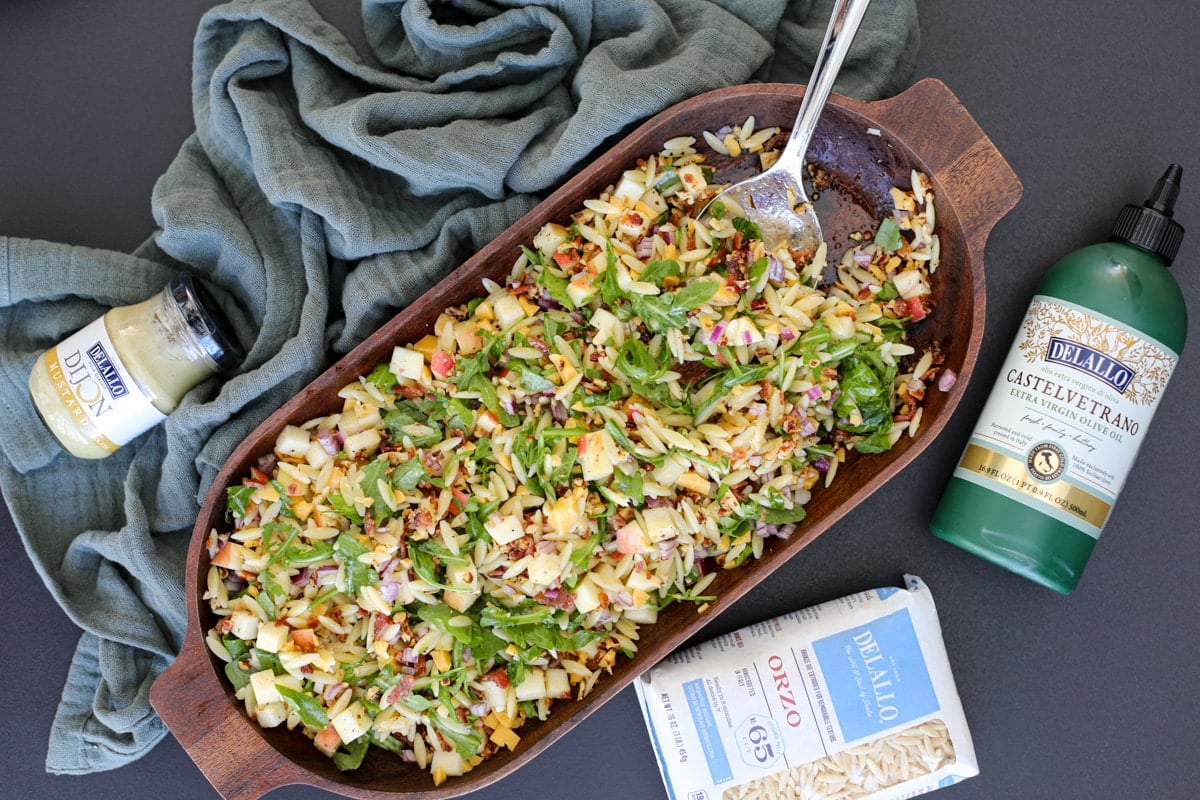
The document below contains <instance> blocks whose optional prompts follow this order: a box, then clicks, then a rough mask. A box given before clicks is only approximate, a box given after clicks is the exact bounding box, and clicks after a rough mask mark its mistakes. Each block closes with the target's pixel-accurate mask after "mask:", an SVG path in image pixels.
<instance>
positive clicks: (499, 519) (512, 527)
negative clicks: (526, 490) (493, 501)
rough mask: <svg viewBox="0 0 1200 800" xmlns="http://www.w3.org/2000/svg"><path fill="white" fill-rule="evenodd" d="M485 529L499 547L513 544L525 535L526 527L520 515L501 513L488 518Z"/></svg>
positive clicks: (497, 512) (495, 513)
mask: <svg viewBox="0 0 1200 800" xmlns="http://www.w3.org/2000/svg"><path fill="white" fill-rule="evenodd" d="M483 528H484V530H486V531H487V532H488V536H491V537H492V541H493V542H495V543H496V544H499V545H506V544H511V543H512V542H515V541H516V540H517V539H520V538H521V537H522V536H524V535H525V525H524V524H523V523H522V521H521V518H520V517H519V516H518V515H516V514H501V513H500V512H499V511H495V512H493V513H492V515H491V516H490V517H488V518H487V521H485V522H484V523H483Z"/></svg>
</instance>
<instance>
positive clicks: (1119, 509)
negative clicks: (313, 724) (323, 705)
mask: <svg viewBox="0 0 1200 800" xmlns="http://www.w3.org/2000/svg"><path fill="white" fill-rule="evenodd" d="M209 5H210V3H206V2H202V1H200V0H172V2H161V1H160V0H112V1H111V2H108V3H97V2H86V1H85V0H41V2H33V1H32V0H0V109H2V111H0V234H3V235H9V236H24V237H32V238H42V239H48V240H52V241H61V242H70V243H74V244H80V245H87V246H94V247H103V248H111V249H116V250H124V251H128V250H131V249H132V248H134V247H135V246H136V245H137V244H139V243H140V242H141V241H142V240H143V239H145V237H146V236H147V235H148V234H149V233H150V232H151V231H152V230H153V227H154V223H153V220H152V219H151V217H150V205H149V198H150V191H151V187H152V185H153V183H154V181H155V179H156V178H157V177H158V176H159V175H160V174H161V172H162V171H163V170H164V169H165V167H166V166H167V164H168V163H169V162H170V160H171V159H172V158H173V157H174V155H175V154H176V152H177V150H178V147H179V145H180V143H181V142H182V141H183V139H184V138H185V137H186V136H187V135H188V134H189V133H190V132H191V130H192V128H193V126H192V122H191V116H190V107H189V79H190V48H191V40H192V35H193V32H194V31H195V27H196V22H197V21H198V20H199V18H200V15H201V14H202V13H203V11H204V9H205V8H206V7H208V6H209ZM316 5H317V6H318V8H320V9H322V11H323V12H324V13H326V15H327V17H328V18H329V19H330V20H331V21H333V22H335V23H337V24H338V25H339V27H341V28H342V29H343V30H344V31H346V32H347V33H348V34H349V35H350V36H351V38H352V39H355V38H356V37H357V39H358V40H360V41H361V23H360V22H359V17H358V9H357V3H353V2H349V0H323V2H317V3H316ZM918 7H919V10H920V14H921V29H922V48H921V56H920V61H919V64H918V67H917V75H916V76H915V77H917V78H920V77H926V76H931V77H936V78H939V79H941V80H943V81H944V82H945V83H946V84H947V85H948V86H949V87H950V88H951V90H952V91H954V92H955V94H957V95H958V97H959V99H960V100H961V101H962V102H963V104H964V105H965V106H966V108H967V109H968V110H969V111H970V112H971V114H972V115H973V116H974V117H975V119H976V120H977V121H978V122H979V124H980V125H981V126H982V128H983V129H984V131H986V132H987V134H988V135H989V136H990V137H991V139H992V140H993V142H994V143H995V144H996V146H997V147H998V148H999V150H1000V151H1001V153H1003V154H1004V156H1005V157H1006V158H1007V160H1008V161H1009V163H1010V164H1011V165H1012V167H1013V168H1014V169H1015V170H1016V172H1017V174H1018V175H1019V176H1020V178H1021V180H1022V182H1023V184H1024V196H1023V198H1022V200H1021V202H1020V204H1019V205H1018V206H1017V208H1016V209H1015V210H1014V211H1013V212H1012V213H1011V214H1009V215H1008V216H1007V217H1006V218H1005V219H1003V220H1002V221H1001V222H1000V223H999V225H997V226H996V228H995V230H994V231H993V233H992V237H991V240H990V242H989V244H988V247H987V252H986V274H987V289H988V298H987V303H988V319H987V328H986V333H985V336H984V341H983V350H982V353H981V355H980V358H979V363H978V366H977V371H976V377H975V379H974V380H973V381H972V382H971V384H970V387H969V390H968V392H967V395H966V397H965V400H964V402H963V404H962V405H961V406H960V410H959V412H958V413H957V414H956V415H955V417H954V418H953V419H952V420H951V422H950V425H949V426H948V428H947V429H946V431H945V432H944V433H943V434H942V436H941V437H940V438H939V440H938V441H936V442H935V443H933V444H932V445H931V446H930V447H929V449H928V450H927V451H926V452H925V453H924V454H923V455H922V456H921V457H920V458H919V459H918V460H917V461H916V462H914V463H913V464H912V465H911V466H910V467H909V468H908V469H907V470H905V471H904V472H903V473H901V474H900V475H899V476H898V477H897V478H895V479H894V480H893V481H892V482H890V483H889V484H888V485H887V486H885V487H884V488H883V489H881V490H880V491H879V492H877V493H876V494H875V495H873V496H872V497H871V498H870V499H869V500H868V501H866V502H864V503H862V504H861V505H860V506H859V507H858V508H856V509H855V510H854V511H853V512H851V513H850V514H849V515H848V516H847V517H846V518H845V519H844V520H843V521H841V522H839V523H838V525H837V526H836V527H834V528H833V529H832V530H830V531H829V532H827V533H826V534H824V535H823V536H822V537H821V538H820V539H818V540H817V541H816V542H815V543H814V544H813V545H811V546H810V547H808V548H806V549H805V550H804V551H802V552H801V553H800V554H799V555H797V556H796V557H795V558H794V559H793V560H792V561H791V562H789V563H788V564H787V565H785V566H784V567H783V568H782V569H780V570H779V571H778V572H776V573H775V574H774V575H773V576H771V577H770V578H769V579H768V580H766V581H765V582H763V583H762V584H761V585H759V586H758V587H756V588H755V589H754V590H753V591H752V592H751V593H750V594H749V595H748V596H746V597H745V598H744V599H742V600H741V601H739V602H738V603H737V604H736V605H735V606H733V607H732V608H731V609H730V610H729V611H728V612H727V613H726V614H724V615H723V616H721V617H719V618H716V619H714V620H712V621H711V622H710V623H709V624H708V627H707V628H706V629H705V630H704V632H703V634H702V635H703V637H704V638H707V637H708V636H712V635H716V634H718V633H723V632H725V631H728V630H732V629H734V628H737V627H740V626H742V625H746V624H749V623H751V622H754V621H758V620H761V619H765V618H768V617H771V616H775V615H777V614H780V613H783V612H785V611H789V610H792V609H796V608H800V607H803V606H807V605H811V604H814V603H818V602H821V601H824V600H829V599H833V598H835V597H839V596H842V595H844V594H848V593H850V592H854V591H858V590H862V589H867V588H872V587H875V586H878V585H885V584H896V583H897V582H898V581H900V579H901V576H902V575H903V574H904V573H905V572H911V573H913V574H917V575H920V576H921V577H922V578H924V579H925V581H926V582H927V583H928V584H929V585H930V587H931V589H932V590H933V594H934V597H935V599H936V600H937V603H938V607H939V612H940V617H941V622H942V627H943V632H944V636H945V641H946V646H947V648H948V651H949V654H950V659H951V663H952V665H953V669H954V673H955V678H956V681H957V684H958V689H959V694H960V695H961V698H962V701H963V705H964V707H965V711H966V714H967V718H968V720H969V722H970V725H971V729H972V734H973V736H974V741H975V750H976V754H977V756H978V760H979V763H980V766H981V769H982V774H981V775H980V776H979V777H976V778H973V779H971V780H969V781H967V782H965V783H962V784H959V785H958V786H954V787H951V788H948V789H944V790H941V791H940V792H939V794H937V795H936V796H937V797H939V798H944V800H983V799H985V798H986V799H987V800H994V799H996V798H1017V797H1020V798H1026V799H1028V798H1076V797H1078V798H1151V797H1153V798H1193V797H1196V796H1197V793H1198V791H1200V789H1198V788H1197V787H1200V692H1197V691H1196V677H1195V676H1196V674H1197V664H1198V660H1200V615H1198V614H1197V613H1196V612H1197V608H1198V605H1200V603H1198V602H1197V600H1196V597H1197V588H1198V587H1197V578H1198V577H1200V535H1198V530H1197V529H1198V528H1200V525H1198V524H1197V516H1198V515H1197V511H1196V499H1197V492H1196V488H1195V478H1196V475H1197V469H1196V459H1195V456H1196V453H1197V452H1198V451H1200V428H1198V425H1197V422H1196V416H1195V410H1196V399H1197V397H1200V353H1196V352H1191V351H1193V350H1197V349H1198V348H1200V339H1198V336H1200V331H1198V330H1197V327H1198V323H1197V320H1200V305H1198V304H1197V301H1198V300H1200V158H1198V157H1197V155H1196V142H1197V140H1198V137H1197V133H1198V131H1200V92H1198V91H1197V88H1196V87H1198V86H1200V51H1198V50H1197V45H1196V42H1197V40H1198V38H1200V3H1195V2H1192V0H1142V2H1138V3H1130V2H1127V0H1080V1H1079V2H1072V3H1056V2H1048V1H1047V0H1007V2H994V1H993V0H918ZM1172 161H1174V162H1178V163H1181V164H1182V165H1183V167H1184V176H1183V187H1184V188H1183V196H1182V198H1181V201H1180V204H1179V206H1178V208H1177V215H1176V218H1177V219H1179V220H1180V221H1181V222H1182V223H1183V225H1184V226H1185V227H1187V228H1189V229H1190V231H1191V232H1190V235H1189V236H1188V237H1187V238H1185V240H1184V244H1183V248H1182V250H1181V253H1180V256H1179V258H1178V260H1177V261H1176V265H1175V267H1174V271H1175V274H1176V277H1177V278H1178V280H1179V281H1180V283H1181V285H1182V286H1183V289H1184V292H1185V295H1186V296H1187V297H1188V299H1189V301H1190V302H1191V310H1192V314H1193V319H1192V323H1191V324H1190V325H1189V333H1190V337H1191V339H1192V344H1191V346H1190V348H1189V349H1187V350H1185V352H1184V354H1183V359H1182V361H1181V363H1180V366H1179V367H1178V369H1177V370H1176V373H1175V377H1174V378H1173V380H1172V383H1171V385H1170V387H1169V388H1168V390H1167V392H1166V394H1165V397H1164V399H1163V401H1162V404H1161V406H1160V407H1159V410H1158V414H1157V417H1156V420H1155V423H1154V425H1153V426H1152V428H1151V430H1150V432H1149V435H1148V436H1147V438H1146V442H1145V445H1144V447H1143V450H1142V453H1141V455H1140V457H1139V459H1138V461H1137V464H1136V465H1135V468H1134V471H1133V473H1132V475H1131V476H1130V478H1129V480H1128V483H1127V484H1126V488H1125V491H1124V493H1123V495H1122V497H1121V499H1120V501H1119V502H1118V504H1117V506H1116V508H1115V511H1114V513H1113V516H1112V519H1111V522H1110V524H1109V526H1108V528H1107V529H1106V531H1105V534H1104V536H1103V538H1102V539H1101V542H1100V544H1099V546H1098V547H1097V550H1096V553H1095V555H1094V556H1093V558H1092V562H1091V564H1090V566H1089V568H1088V571H1087V573H1086V574H1085V576H1084V579H1083V582H1082V585H1081V587H1080V588H1079V589H1078V590H1077V591H1076V593H1075V594H1074V595H1071V596H1070V597H1062V596H1059V595H1057V594H1054V593H1052V592H1049V591H1047V590H1045V589H1042V588H1040V587H1038V586H1035V585H1033V584H1032V583H1028V582H1026V581H1024V580H1022V579H1021V578H1017V577H1015V576H1012V575H1010V574H1008V573H1006V572H1004V571H1002V570H1000V569H998V568H995V567H992V566H991V565H989V564H986V563H984V562H983V561H981V560H978V559H976V558H974V557H973V556H970V555H968V554H967V553H965V552H962V551H960V550H958V549H957V548H954V547H952V546H950V545H948V544H945V543H943V542H941V541H940V540H938V539H935V538H934V537H933V536H932V535H931V534H930V533H929V532H928V521H929V518H930V515H931V513H932V509H933V507H934V505H935V504H936V502H937V499H938V497H939V494H940V492H941V489H942V487H943V485H944V483H945V480H946V478H947V476H948V475H949V473H950V471H951V470H952V468H953V464H954V462H955V460H956V458H957V457H958V455H959V452H960V449H961V447H962V445H963V443H964V441H965V439H966V436H967V434H968V432H969V427H970V425H971V424H972V422H973V420H974V417H975V415H976V414H977V413H978V411H979V409H980V408H981V406H982V404H983V400H984V398H985V396H986V393H987V390H988V388H989V386H990V384H991V381H992V378H993V377H994V375H995V372H996V370H997V369H998V366H999V363H1000V360H1001V357H1002V356H1003V354H1004V352H1005V350H1006V349H1007V347H1008V344H1009V342H1010V340H1011V338H1012V336H1013V334H1014V333H1015V331H1016V328H1017V325H1018V322H1019V320H1020V317H1021V314H1022V312H1023V311H1024V309H1025V306H1026V304H1027V303H1028V300H1029V297H1030V295H1031V294H1032V292H1033V289H1034V287H1035V285H1036V283H1037V281H1038V279H1039V277H1040V276H1041V274H1042V273H1043V272H1044V271H1045V270H1046V269H1047V268H1048V267H1049V266H1050V265H1051V264H1052V263H1053V262H1054V261H1055V259H1056V258H1057V257H1059V256H1061V255H1063V254H1065V253H1066V252H1068V251H1069V250H1071V249H1074V248H1076V247H1079V246H1082V245H1084V244H1088V243H1091V242H1093V241H1097V240H1101V239H1103V238H1104V237H1105V235H1106V234H1107V231H1108V227H1109V225H1110V224H1111V222H1112V219H1113V216H1114V214H1115V213H1116V212H1117V210H1118V209H1119V208H1120V206H1121V205H1122V204H1124V203H1126V202H1140V201H1141V200H1142V199H1143V198H1144V195H1145V194H1146V192H1147V191H1148V189H1149V187H1150V185H1151V184H1152V183H1153V181H1154V179H1155V178H1157V177H1158V175H1159V174H1160V173H1161V172H1162V170H1163V169H1164V168H1165V166H1166V165H1167V164H1168V163H1170V162H1172ZM2 430H3V422H0V431H2ZM0 435H3V433H2V432H0ZM64 488H65V489H66V490H70V489H71V488H72V487H64ZM0 547H2V548H3V550H4V556H3V557H2V558H0V608H2V613H0V665H2V667H3V669H2V670H0V672H2V674H7V675H9V678H8V679H6V680H5V688H4V691H3V697H4V700H5V703H4V708H3V711H2V712H0V742H2V743H3V744H2V745H0V775H3V776H4V777H3V783H2V784H0V796H2V797H6V798H20V799H21V800H25V799H26V798H30V799H40V798H51V797H55V798H57V797H70V796H84V797H87V798H89V800H108V799H109V798H143V797H145V798H152V797H161V796H167V795H169V796H170V797H172V798H173V799H174V800H191V798H197V799H199V798H215V797H216V796H217V795H216V793H215V792H214V791H213V790H212V788H211V787H210V786H209V785H208V783H207V782H206V781H205V779H204V777H203V776H202V775H201V774H200V772H199V771H198V770H197V769H196V768H195V767H194V766H193V764H192V763H191V761H190V760H189V759H188V757H187V755H186V754H185V753H184V752H183V750H182V749H181V748H180V747H179V745H178V744H177V743H176V742H175V741H174V740H173V739H170V738H168V739H167V740H165V741H164V742H163V743H162V744H160V745H159V746H158V747H157V748H156V749H155V750H154V751H153V752H152V753H151V754H150V755H149V756H147V757H145V758H143V759H142V760H140V761H138V762H136V763H134V764H133V765H131V766H128V767H125V768H123V769H120V770H116V771H113V772H109V773H102V774H96V775H90V776H80V777H62V776H50V775H47V774H46V773H45V772H44V767H43V764H44V757H45V746H46V738H47V734H48V731H49V728H50V721H51V718H52V716H53V713H54V709H55V706H56V704H57V702H58V695H59V691H60V689H61V687H62V684H63V680H64V678H65V675H66V671H67V666H68V664H69V663H70V659H71V654H72V652H73V650H74V647H75V643H76V641H77V639H78V630H77V629H76V628H75V627H74V626H73V625H72V624H71V622H70V621H69V620H68V619H67V618H66V616H65V615H64V614H63V613H62V612H61V610H60V609H59V608H58V606H57V605H55V603H54V602H53V600H52V599H51V597H50V595H49V593H48V592H47V591H46V589H45V588H44V587H43V586H42V584H41V583H40V581H39V578H38V577H37V575H36V574H35V572H34V570H33V568H32V566H31V565H30V564H29V561H28V559H27V558H26V557H25V555H24V552H23V551H22V550H21V546H20V543H19V541H18V539H17V537H16V534H15V532H14V530H13V525H12V521H11V519H10V518H9V515H8V511H7V509H6V508H5V507H4V506H3V505H2V504H0ZM470 796H471V797H472V798H478V799H479V800H488V799H490V798H515V797H550V798H553V797H563V796H569V797H571V798H573V800H590V799H591V798H612V797H621V798H629V800H639V799H640V798H648V799H650V800H654V799H655V798H663V797H665V796H666V795H665V792H664V790H663V788H662V784H661V781H660V778H659V775H658V772H657V768H656V765H655V762H654V757H653V753H652V751H651V748H650V745H649V741H648V739H647V737H646V733H645V729H644V726H643V723H642V720H641V717H640V715H639V713H638V709H637V705H636V701H635V697H634V694H633V691H632V689H630V690H627V691H625V692H623V693H622V694H620V695H619V696H618V697H617V698H616V699H614V700H613V701H612V702H610V703H608V704H607V705H606V706H604V707H603V708H601V709H599V710H598V711H596V712H595V713H594V714H593V715H591V716H590V717H589V718H588V719H586V720H585V721H584V722H583V723H581V724H580V725H579V726H578V727H577V728H576V729H575V730H574V731H572V732H571V733H570V734H568V735H567V736H566V737H565V738H564V739H563V740H561V741H560V742H558V743H556V744H555V745H553V746H552V747H551V748H550V749H549V750H548V751H546V752H545V753H544V754H543V755H541V756H540V757H538V758H537V759H535V760H534V761H533V762H532V763H531V764H529V765H528V766H526V767H524V768H522V769H521V770H519V771H518V772H517V773H516V774H515V775H513V776H511V777H509V778H507V779H505V780H503V781H501V782H499V783H497V784H494V785H493V786H491V787H489V788H487V789H484V790H482V791H480V792H478V793H476V794H473V795H470ZM267 797H269V798H272V799H273V800H306V799H315V798H327V797H332V795H329V794H327V793H325V792H322V791H318V790H316V789H312V788H309V787H287V788H283V789H279V790H276V791H274V792H272V793H270V794H269V795H267Z"/></svg>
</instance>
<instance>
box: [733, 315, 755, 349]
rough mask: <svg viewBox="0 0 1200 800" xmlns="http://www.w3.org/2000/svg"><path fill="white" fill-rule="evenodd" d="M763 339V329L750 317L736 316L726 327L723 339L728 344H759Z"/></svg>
mask: <svg viewBox="0 0 1200 800" xmlns="http://www.w3.org/2000/svg"><path fill="white" fill-rule="evenodd" d="M762 340H763V335H762V331H760V330H759V329H758V326H757V325H755V324H754V320H752V319H750V318H749V317H734V318H733V319H731V320H729V324H728V325H727V326H726V328H725V335H724V339H723V341H724V342H725V343H726V344H728V345H733V346H736V345H745V344H758V343H759V342H761V341H762Z"/></svg>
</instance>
